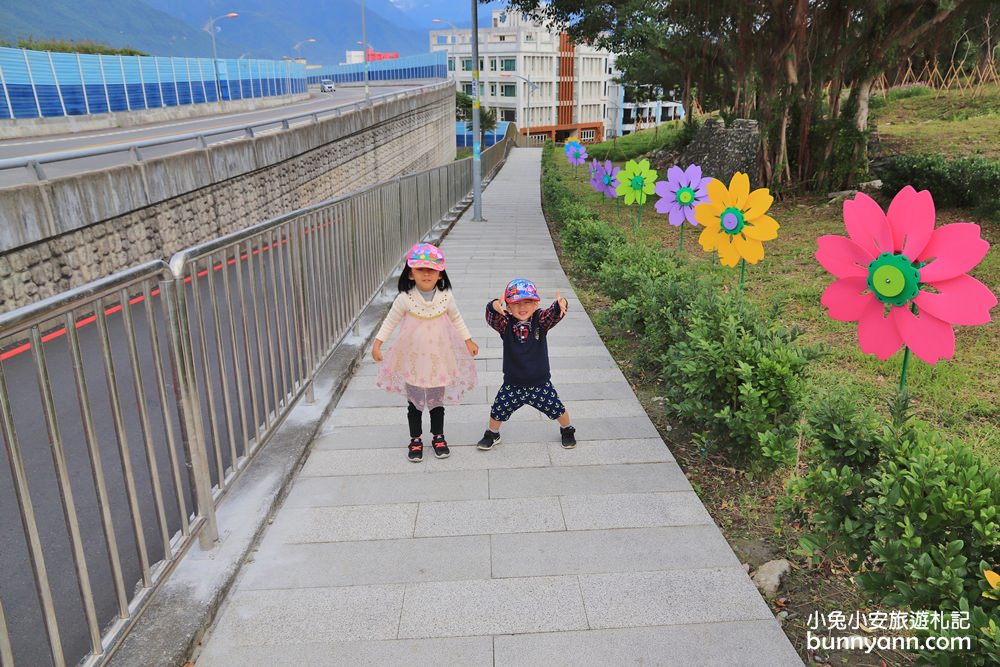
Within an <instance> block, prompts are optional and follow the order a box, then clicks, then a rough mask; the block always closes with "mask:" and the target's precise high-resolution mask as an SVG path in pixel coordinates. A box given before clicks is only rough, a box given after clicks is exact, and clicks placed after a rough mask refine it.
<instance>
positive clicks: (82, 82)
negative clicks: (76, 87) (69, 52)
mask: <svg viewBox="0 0 1000 667" xmlns="http://www.w3.org/2000/svg"><path fill="white" fill-rule="evenodd" d="M76 68H77V69H78V70H79V71H80V88H82V89H83V108H84V109H86V110H87V115H88V116H89V115H90V100H89V99H87V79H86V78H84V76H83V63H82V62H80V54H79V53H78V54H76Z"/></svg>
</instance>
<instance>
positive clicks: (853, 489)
mask: <svg viewBox="0 0 1000 667" xmlns="http://www.w3.org/2000/svg"><path fill="white" fill-rule="evenodd" d="M838 409H841V410H843V412H842V413H841V416H840V418H839V419H837V418H836V412H837V410H838ZM809 424H810V428H809V438H810V440H811V441H812V443H813V445H812V447H810V449H809V452H808V456H807V460H808V462H809V463H810V465H811V470H810V471H809V473H808V474H806V475H805V476H804V477H802V478H798V479H794V480H793V481H792V482H790V484H789V487H788V492H787V494H786V496H785V498H783V499H782V501H781V503H780V504H779V505H780V507H781V509H782V513H783V514H784V515H785V516H786V517H789V516H795V517H797V518H800V519H802V520H803V521H804V522H805V526H806V529H807V534H806V535H805V536H804V537H803V538H802V540H801V542H800V544H801V546H802V547H803V550H804V551H805V552H806V554H807V555H810V556H812V557H813V560H814V562H815V561H816V560H818V559H819V557H820V554H821V553H822V552H825V555H826V556H830V555H833V554H843V555H845V556H848V558H849V565H850V567H851V569H852V570H853V571H854V572H855V573H856V574H857V576H856V580H857V582H858V583H859V584H860V585H861V587H862V588H863V589H864V590H865V591H866V592H867V593H868V594H869V595H870V596H872V597H873V598H874V599H876V600H877V601H878V602H880V603H882V604H885V605H890V606H894V607H904V608H909V609H911V610H929V611H940V612H944V613H949V612H953V611H954V612H963V611H964V612H968V613H969V614H970V618H971V629H970V630H968V631H962V630H953V631H951V632H950V634H952V635H955V636H963V635H969V636H973V637H974V646H973V647H972V650H971V651H968V652H964V651H952V652H936V653H927V654H926V655H923V658H924V659H926V660H927V661H929V662H932V663H934V664H941V665H948V664H956V665H957V664H961V665H987V664H996V662H997V660H998V659H1000V650H998V647H1000V628H998V627H997V625H996V623H995V621H994V622H992V623H991V622H990V617H991V616H993V617H995V615H996V613H997V611H998V603H997V601H993V600H989V599H987V598H985V597H983V595H982V593H983V592H985V591H986V590H987V589H988V585H987V583H986V581H985V578H984V576H983V572H984V571H985V570H986V569H989V568H990V567H991V566H992V567H995V566H996V565H997V564H998V563H1000V514H998V509H997V508H998V505H1000V471H998V470H997V469H996V468H993V467H990V466H989V465H987V464H984V463H983V462H982V461H981V460H980V459H979V458H978V457H977V456H976V455H975V454H974V453H973V452H972V451H971V450H970V449H969V448H968V447H966V446H965V445H964V444H962V443H952V442H947V441H945V440H944V439H943V438H942V437H940V436H939V435H938V434H936V433H934V432H932V431H930V430H929V429H927V428H926V427H924V426H922V425H919V424H911V423H910V422H909V420H908V415H907V408H906V401H905V398H904V399H902V400H901V401H899V402H897V404H896V405H895V406H894V409H893V418H892V420H891V421H889V422H886V423H883V424H882V426H881V428H875V422H874V418H873V417H872V415H871V413H870V411H867V412H861V411H859V410H858V409H857V407H856V405H855V404H854V403H853V401H849V400H846V399H832V400H831V399H828V398H827V399H821V400H820V401H819V402H818V403H817V404H816V405H815V406H814V407H813V411H812V412H811V414H810V418H809ZM928 632H929V633H930V634H940V635H948V634H949V632H947V631H941V630H939V629H933V628H932V629H931V630H929V631H928ZM925 634H926V633H925Z"/></svg>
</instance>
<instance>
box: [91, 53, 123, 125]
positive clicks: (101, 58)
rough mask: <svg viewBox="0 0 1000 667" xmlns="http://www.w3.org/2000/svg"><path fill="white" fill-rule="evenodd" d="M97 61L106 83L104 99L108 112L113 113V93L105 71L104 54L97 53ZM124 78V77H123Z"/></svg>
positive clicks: (103, 81)
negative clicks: (109, 89)
mask: <svg viewBox="0 0 1000 667" xmlns="http://www.w3.org/2000/svg"><path fill="white" fill-rule="evenodd" d="M97 62H98V63H100V65H101V83H102V84H104V101H105V102H106V103H107V105H108V113H111V93H110V92H108V77H107V75H106V74H105V73H104V56H103V55H101V54H98V55H97ZM123 78H124V77H123Z"/></svg>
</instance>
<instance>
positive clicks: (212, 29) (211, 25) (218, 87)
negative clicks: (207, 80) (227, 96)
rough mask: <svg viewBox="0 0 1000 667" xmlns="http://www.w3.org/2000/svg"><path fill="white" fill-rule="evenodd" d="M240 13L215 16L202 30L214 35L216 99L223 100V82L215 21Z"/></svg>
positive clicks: (213, 60)
mask: <svg viewBox="0 0 1000 667" xmlns="http://www.w3.org/2000/svg"><path fill="white" fill-rule="evenodd" d="M237 16H239V14H237V13H236V12H229V13H228V14H223V15H222V16H216V17H214V18H210V19H208V23H206V24H205V27H204V28H202V30H205V31H206V32H207V33H208V34H209V35H211V36H212V67H213V68H214V69H215V101H216V102H220V103H221V102H222V84H221V83H220V82H219V56H218V53H217V52H216V50H215V22H216V21H218V20H219V19H234V18H236V17H237Z"/></svg>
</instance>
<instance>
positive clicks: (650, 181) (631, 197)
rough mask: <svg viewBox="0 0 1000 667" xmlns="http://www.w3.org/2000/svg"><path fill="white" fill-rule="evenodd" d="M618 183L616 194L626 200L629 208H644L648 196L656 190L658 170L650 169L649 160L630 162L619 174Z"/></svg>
mask: <svg viewBox="0 0 1000 667" xmlns="http://www.w3.org/2000/svg"><path fill="white" fill-rule="evenodd" d="M618 183H619V185H618V188H617V189H616V190H615V192H616V193H618V196H619V197H624V198H625V204H626V205H627V206H631V205H632V204H639V206H642V205H643V204H645V203H646V196H647V195H651V194H653V192H654V191H655V190H656V170H655V169H650V168H649V160H642V161H640V162H636V161H635V160H629V161H628V162H626V163H625V168H624V169H622V170H620V171H619V172H618Z"/></svg>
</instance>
